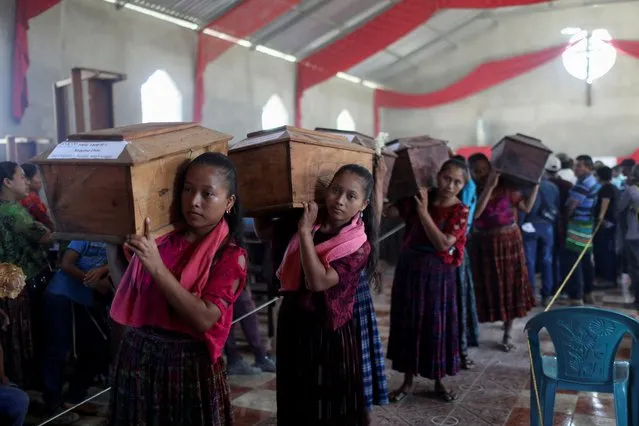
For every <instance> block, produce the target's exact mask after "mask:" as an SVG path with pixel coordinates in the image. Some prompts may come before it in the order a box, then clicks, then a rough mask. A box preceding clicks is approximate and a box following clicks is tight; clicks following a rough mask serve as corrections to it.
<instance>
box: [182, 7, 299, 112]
mask: <svg viewBox="0 0 639 426" xmlns="http://www.w3.org/2000/svg"><path fill="white" fill-rule="evenodd" d="M299 2H300V0H278V1H273V0H246V1H244V2H242V3H241V4H239V5H238V6H237V7H235V8H233V9H231V10H230V11H229V12H227V13H225V14H224V15H222V16H221V17H220V18H218V19H216V20H215V21H213V22H211V23H210V24H209V25H208V26H207V28H209V29H212V30H216V31H219V32H222V33H225V34H228V35H232V36H233V37H236V38H240V39H243V38H245V37H248V36H250V35H251V34H253V33H255V32H256V31H258V30H260V29H262V28H264V27H265V26H266V25H268V24H270V23H271V22H273V21H274V20H275V19H277V18H279V17H280V16H282V15H284V14H285V13H287V12H289V11H290V10H291V9H292V8H294V7H295V6H297V4H298V3H299ZM232 46H234V43H232V42H229V41H226V40H222V39H220V38H216V37H211V36H207V35H205V34H203V33H202V32H200V33H199V34H198V39H197V58H196V64H195V96H194V106H193V119H194V121H198V122H199V121H202V110H203V108H204V71H205V70H206V67H207V65H208V64H210V63H211V62H213V61H214V60H215V59H217V58H218V57H220V56H221V55H222V54H223V53H224V52H226V51H227V50H228V49H229V48H230V47H232Z"/></svg>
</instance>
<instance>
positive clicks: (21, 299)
mask: <svg viewBox="0 0 639 426" xmlns="http://www.w3.org/2000/svg"><path fill="white" fill-rule="evenodd" d="M0 309H2V310H3V311H4V312H5V313H6V314H7V316H8V317H9V321H10V323H9V326H8V327H7V329H6V330H4V331H0V343H1V344H2V348H3V349H4V369H5V374H6V376H7V377H8V378H9V380H11V381H12V382H13V383H15V384H17V385H18V386H19V387H21V388H23V389H31V388H32V387H33V385H34V382H37V378H39V377H40V370H41V369H40V366H39V365H38V364H37V363H36V361H35V355H34V347H33V334H32V318H31V304H30V302H29V292H28V290H27V288H26V287H25V288H24V290H22V292H21V293H20V294H19V295H18V297H17V298H15V299H0Z"/></svg>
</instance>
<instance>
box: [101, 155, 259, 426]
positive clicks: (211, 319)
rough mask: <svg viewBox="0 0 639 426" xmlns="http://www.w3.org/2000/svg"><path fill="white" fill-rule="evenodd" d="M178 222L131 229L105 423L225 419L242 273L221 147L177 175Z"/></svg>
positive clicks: (225, 422) (235, 205)
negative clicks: (158, 230) (167, 228)
mask: <svg viewBox="0 0 639 426" xmlns="http://www.w3.org/2000/svg"><path fill="white" fill-rule="evenodd" d="M178 180H179V182H178V187H177V188H176V196H177V197H178V200H177V201H178V203H177V204H178V205H177V207H178V209H177V211H178V212H179V213H180V218H179V221H178V222H176V225H177V227H176V230H175V231H173V232H171V233H169V234H167V235H165V236H163V237H162V238H159V239H158V240H157V241H156V240H155V239H154V238H153V237H152V236H151V232H150V229H151V223H150V220H149V219H147V220H146V221H145V226H144V227H145V230H144V235H131V236H129V237H128V239H127V243H126V247H128V248H130V249H131V250H132V251H133V252H134V256H133V258H132V259H131V263H130V264H129V267H128V269H127V272H126V273H125V276H124V277H123V278H122V281H121V283H120V285H119V287H118V290H117V292H116V295H115V298H114V300H113V304H112V306H111V317H112V318H113V320H114V321H115V322H117V323H119V324H122V325H123V326H126V327H127V328H126V331H125V332H124V336H123V338H122V342H121V343H120V349H119V352H118V357H117V359H116V361H115V364H114V366H113V374H112V385H111V400H110V410H109V424H110V425H111V426H127V425H129V426H137V425H143V424H148V425H172V426H205V425H206V426H230V425H232V424H233V409H232V407H231V401H230V388H229V385H228V381H227V375H226V365H225V363H224V358H223V357H222V353H223V350H224V343H225V342H226V339H227V338H228V334H229V331H230V329H231V322H232V320H233V303H234V302H235V300H236V299H237V297H238V296H239V294H240V293H241V292H242V288H243V287H244V282H245V280H246V269H247V263H248V261H247V256H246V251H245V250H244V248H243V243H242V241H243V232H242V217H241V215H240V211H241V208H240V203H239V199H238V196H237V171H236V169H235V166H234V165H233V163H231V161H230V160H229V159H228V158H227V157H226V156H224V155H222V154H219V153H212V152H207V153H204V154H201V155H200V156H198V157H197V158H195V160H193V161H191V162H190V163H189V165H188V166H187V168H186V170H185V171H184V173H182V174H180V176H179V179H178Z"/></svg>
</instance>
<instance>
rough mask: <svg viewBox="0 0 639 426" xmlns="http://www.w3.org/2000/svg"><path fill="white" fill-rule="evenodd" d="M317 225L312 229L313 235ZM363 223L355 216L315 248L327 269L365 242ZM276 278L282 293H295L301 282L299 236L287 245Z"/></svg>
mask: <svg viewBox="0 0 639 426" xmlns="http://www.w3.org/2000/svg"><path fill="white" fill-rule="evenodd" d="M318 229H319V225H315V226H314V227H313V234H315V231H317V230H318ZM367 239H368V238H367V237H366V232H365V230H364V223H363V222H362V221H361V220H360V218H359V216H355V217H354V218H353V220H352V221H351V223H350V224H348V225H347V226H346V227H344V228H342V230H341V231H340V233H339V234H337V235H335V236H334V237H333V238H331V239H330V240H328V241H324V242H323V243H321V244H318V245H316V246H315V251H316V252H317V255H318V256H319V258H320V261H321V262H322V264H324V267H326V268H327V269H328V268H329V264H330V263H331V262H333V261H335V260H338V259H342V258H344V257H346V256H350V255H351V254H353V253H355V252H356V251H357V250H359V248H360V247H361V246H362V245H364V243H365V242H366V241H367ZM277 277H278V278H279V279H280V282H281V283H282V288H281V289H282V291H296V290H298V289H299V287H300V281H301V280H302V260H301V257H300V236H299V234H298V233H296V234H295V235H294V236H293V238H291V241H290V242H289V243H288V247H287V248H286V252H285V253H284V259H283V260H282V264H281V265H280V267H279V269H278V270H277Z"/></svg>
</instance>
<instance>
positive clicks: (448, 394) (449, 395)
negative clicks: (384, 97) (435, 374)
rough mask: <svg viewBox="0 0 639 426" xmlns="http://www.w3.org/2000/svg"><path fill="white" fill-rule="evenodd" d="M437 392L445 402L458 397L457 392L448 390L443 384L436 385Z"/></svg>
mask: <svg viewBox="0 0 639 426" xmlns="http://www.w3.org/2000/svg"><path fill="white" fill-rule="evenodd" d="M435 394H436V395H437V396H438V397H439V398H440V399H441V400H442V401H444V402H453V401H455V400H456V399H457V398H458V396H459V395H458V394H457V392H455V391H453V390H447V389H446V388H444V387H443V386H441V385H435Z"/></svg>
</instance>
